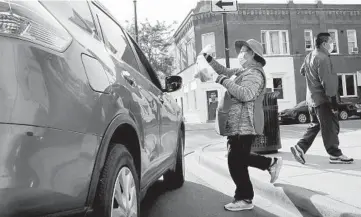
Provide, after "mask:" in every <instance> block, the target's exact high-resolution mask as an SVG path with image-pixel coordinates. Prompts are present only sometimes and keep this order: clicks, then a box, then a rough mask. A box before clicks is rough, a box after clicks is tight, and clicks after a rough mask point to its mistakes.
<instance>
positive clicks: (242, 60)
mask: <svg viewBox="0 0 361 217" xmlns="http://www.w3.org/2000/svg"><path fill="white" fill-rule="evenodd" d="M245 55H246V52H240V53H239V55H238V61H239V64H240V65H241V66H242V67H243V65H244V64H245V63H246V62H247V59H246V58H245Z"/></svg>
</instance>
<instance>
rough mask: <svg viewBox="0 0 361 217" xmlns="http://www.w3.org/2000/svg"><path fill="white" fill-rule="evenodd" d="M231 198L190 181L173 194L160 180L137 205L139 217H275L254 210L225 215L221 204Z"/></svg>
mask: <svg viewBox="0 0 361 217" xmlns="http://www.w3.org/2000/svg"><path fill="white" fill-rule="evenodd" d="M231 200H232V198H231V197H229V196H227V195H225V194H223V193H221V192H218V191H215V190H213V189H211V188H208V187H205V186H203V185H200V184H196V183H193V182H185V184H184V186H183V187H182V188H180V189H177V190H174V191H167V189H166V188H165V187H164V185H163V183H162V181H158V182H156V183H155V184H154V185H153V187H151V188H150V189H149V191H148V193H147V195H146V197H145V198H144V200H143V202H142V203H141V217H169V216H173V217H185V216H186V217H208V216H212V217H216V216H220V217H232V216H238V217H239V216H242V217H254V216H259V217H276V215H274V214H272V213H269V212H267V211H265V210H263V209H260V208H258V207H255V208H254V209H253V210H252V211H242V212H227V211H225V210H224V208H223V205H224V204H226V203H228V202H230V201H231Z"/></svg>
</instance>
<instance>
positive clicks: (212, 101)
mask: <svg viewBox="0 0 361 217" xmlns="http://www.w3.org/2000/svg"><path fill="white" fill-rule="evenodd" d="M217 107H218V91H217V90H212V91H207V109H208V121H214V120H215V119H216V112H217Z"/></svg>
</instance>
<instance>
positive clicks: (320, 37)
mask: <svg viewBox="0 0 361 217" xmlns="http://www.w3.org/2000/svg"><path fill="white" fill-rule="evenodd" d="M330 37H331V34H330V33H328V32H321V33H320V34H318V35H317V38H316V47H317V48H320V47H321V45H322V44H323V43H324V42H328V39H329V38H330Z"/></svg>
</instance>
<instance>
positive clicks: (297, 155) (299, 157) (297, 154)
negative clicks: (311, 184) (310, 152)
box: [291, 145, 306, 164]
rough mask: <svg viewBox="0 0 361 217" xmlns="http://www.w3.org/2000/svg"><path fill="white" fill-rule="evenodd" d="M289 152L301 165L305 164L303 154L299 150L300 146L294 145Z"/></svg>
mask: <svg viewBox="0 0 361 217" xmlns="http://www.w3.org/2000/svg"><path fill="white" fill-rule="evenodd" d="M291 152H292V154H293V157H294V158H295V159H296V161H298V162H299V163H301V164H305V163H306V161H305V153H304V152H303V150H302V149H301V148H300V146H298V145H295V146H294V147H291Z"/></svg>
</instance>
